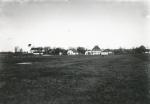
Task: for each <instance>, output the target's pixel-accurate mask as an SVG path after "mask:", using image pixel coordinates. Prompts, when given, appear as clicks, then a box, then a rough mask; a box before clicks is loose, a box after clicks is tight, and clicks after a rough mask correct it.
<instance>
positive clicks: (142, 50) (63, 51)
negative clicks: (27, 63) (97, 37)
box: [15, 45, 150, 55]
mask: <svg viewBox="0 0 150 104" xmlns="http://www.w3.org/2000/svg"><path fill="white" fill-rule="evenodd" d="M97 47H98V48H99V46H97V45H96V46H94V48H93V49H98V48H97ZM37 48H39V49H40V50H39V51H42V52H43V54H49V55H60V53H61V55H67V51H68V50H70V49H71V50H75V51H76V52H78V53H79V55H84V54H85V52H86V51H87V50H88V49H86V48H84V47H77V48H69V49H63V48H51V47H37ZM31 49H32V48H31ZM99 49H100V48H99ZM15 50H16V53H19V54H20V53H23V52H22V51H19V52H17V50H19V49H18V48H15ZM104 51H105V52H106V51H107V52H110V51H111V52H113V53H114V54H142V53H145V52H150V50H149V49H146V47H145V46H143V45H141V46H139V47H136V48H132V49H124V48H119V49H105V50H104Z"/></svg>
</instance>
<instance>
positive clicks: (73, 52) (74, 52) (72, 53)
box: [67, 49, 79, 55]
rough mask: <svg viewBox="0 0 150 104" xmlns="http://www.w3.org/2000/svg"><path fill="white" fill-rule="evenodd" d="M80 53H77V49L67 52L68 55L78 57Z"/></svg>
mask: <svg viewBox="0 0 150 104" xmlns="http://www.w3.org/2000/svg"><path fill="white" fill-rule="evenodd" d="M78 54H79V53H78V52H77V50H76V49H69V50H68V51H67V55H78Z"/></svg>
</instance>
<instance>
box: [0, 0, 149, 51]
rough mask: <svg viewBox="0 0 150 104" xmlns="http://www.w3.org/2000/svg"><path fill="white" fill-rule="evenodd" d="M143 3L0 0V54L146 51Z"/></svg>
mask: <svg viewBox="0 0 150 104" xmlns="http://www.w3.org/2000/svg"><path fill="white" fill-rule="evenodd" d="M149 27H150V6H149V2H148V0H0V51H14V47H15V46H19V47H21V48H23V49H24V50H26V49H27V45H28V44H32V46H35V47H36V46H43V47H44V46H50V47H62V48H68V47H78V46H83V47H85V48H89V49H90V48H93V46H95V45H99V47H100V48H113V49H114V48H119V47H122V48H132V47H137V46H140V45H145V46H146V47H148V48H150V36H149V35H148V34H150V29H149Z"/></svg>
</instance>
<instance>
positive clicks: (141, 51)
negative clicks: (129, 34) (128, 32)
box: [133, 45, 146, 54]
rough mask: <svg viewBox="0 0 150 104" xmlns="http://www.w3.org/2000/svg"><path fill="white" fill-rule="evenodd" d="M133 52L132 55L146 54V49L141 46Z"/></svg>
mask: <svg viewBox="0 0 150 104" xmlns="http://www.w3.org/2000/svg"><path fill="white" fill-rule="evenodd" d="M133 50H134V53H140V54H141V53H145V52H146V48H145V46H143V45H141V46H140V47H137V48H135V49H133Z"/></svg>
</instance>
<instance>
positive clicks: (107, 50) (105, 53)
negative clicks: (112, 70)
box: [101, 49, 113, 56]
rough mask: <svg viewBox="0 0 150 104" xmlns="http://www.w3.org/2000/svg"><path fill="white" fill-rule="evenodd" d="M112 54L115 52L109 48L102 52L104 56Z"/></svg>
mask: <svg viewBox="0 0 150 104" xmlns="http://www.w3.org/2000/svg"><path fill="white" fill-rule="evenodd" d="M111 54H113V52H112V51H110V50H109V49H106V50H104V51H102V52H101V55H102V56H107V55H111Z"/></svg>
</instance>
